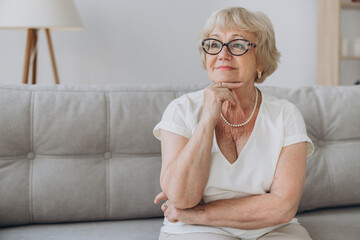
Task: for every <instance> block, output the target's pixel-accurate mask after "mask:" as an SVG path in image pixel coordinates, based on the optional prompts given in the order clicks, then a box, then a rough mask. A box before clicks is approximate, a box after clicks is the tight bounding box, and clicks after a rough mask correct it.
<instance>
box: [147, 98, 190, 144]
mask: <svg viewBox="0 0 360 240" xmlns="http://www.w3.org/2000/svg"><path fill="white" fill-rule="evenodd" d="M161 129H164V130H167V131H169V132H173V133H176V134H178V135H181V136H184V137H186V138H190V137H191V135H192V132H191V129H190V128H189V127H188V126H187V124H186V120H185V116H184V109H182V108H181V105H180V104H179V103H178V102H177V101H176V100H174V101H172V102H171V103H170V104H169V105H168V106H167V108H166V109H165V111H164V114H163V116H162V118H161V121H160V122H159V123H158V124H157V125H156V126H155V127H154V130H153V134H154V136H155V137H156V138H157V139H159V140H160V141H161V131H160V130H161Z"/></svg>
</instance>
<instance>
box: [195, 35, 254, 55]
mask: <svg viewBox="0 0 360 240" xmlns="http://www.w3.org/2000/svg"><path fill="white" fill-rule="evenodd" d="M207 40H215V41H217V42H220V43H221V49H220V51H219V52H217V53H209V52H207V51H206V50H205V48H204V44H205V41H207ZM237 40H241V41H245V42H247V45H246V46H247V47H248V48H247V49H246V51H245V52H243V53H241V54H234V53H232V52H231V50H230V48H229V44H230V43H232V42H234V41H237ZM201 46H202V48H203V50H204V52H205V53H207V54H209V55H217V54H219V53H221V51H222V50H223V48H224V46H226V47H227V49H228V51H229V53H231V54H232V55H234V56H241V55H244V54H245V53H247V52H248V51H249V50H250V49H251V47H254V48H256V44H255V43H251V42H249V40H246V39H242V38H237V39H233V40H231V41H230V42H228V43H223V42H222V41H220V40H219V39H215V38H206V39H204V40H202V41H201Z"/></svg>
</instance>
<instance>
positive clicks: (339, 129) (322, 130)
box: [264, 86, 360, 212]
mask: <svg viewBox="0 0 360 240" xmlns="http://www.w3.org/2000/svg"><path fill="white" fill-rule="evenodd" d="M264 91H265V92H268V93H269V94H273V95H276V96H277V97H279V98H286V99H288V100H289V101H291V102H292V103H294V104H295V105H296V106H297V107H298V108H299V110H300V112H301V113H302V114H303V117H304V120H305V123H306V127H307V131H308V135H309V137H310V138H311V140H312V141H313V142H314V144H315V152H314V154H313V155H312V156H311V157H310V158H309V159H308V161H307V177H306V182H305V187H304V192H303V195H302V199H301V202H300V206H299V212H301V211H305V210H311V209H317V208H323V207H333V206H351V205H354V204H360V187H359V186H360V177H359V173H360V157H359V156H360V120H359V119H360V101H359V99H360V86H341V87H306V88H300V89H294V90H289V89H282V88H274V87H266V88H264Z"/></svg>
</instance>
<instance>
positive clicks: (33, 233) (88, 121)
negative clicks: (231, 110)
mask: <svg viewBox="0 0 360 240" xmlns="http://www.w3.org/2000/svg"><path fill="white" fill-rule="evenodd" d="M203 87H204V86H197V85H196V86H195V85H193V86H151V85H141V86H140V85H137V86H125V85H105V86H75V85H73V86H62V85H60V86H42V85H38V86H28V85H6V84H0V226H1V227H0V239H1V240H8V239H16V240H20V239H36V240H42V239H47V240H48V239H66V240H69V239H90V240H91V239H102V240H108V239H134V240H135V239H141V240H143V239H149V240H152V239H153V240H155V239H157V237H158V234H159V229H160V227H161V225H162V221H163V219H162V212H161V210H160V206H158V205H154V204H153V199H154V197H155V195H156V194H157V193H158V192H160V186H159V174H160V166H161V155H160V142H159V141H158V140H156V139H155V137H153V134H152V129H153V127H154V126H155V124H156V123H157V122H158V121H159V120H160V118H161V116H162V113H163V111H164V109H165V108H166V106H167V105H168V103H169V102H170V101H171V100H173V99H174V98H176V97H178V96H180V95H182V94H183V93H186V92H191V91H195V90H197V89H200V88H203ZM260 89H261V90H262V91H264V92H266V93H269V94H272V95H275V96H278V97H279V98H286V99H289V100H290V101H291V102H293V103H294V104H296V105H297V106H298V108H299V109H300V111H301V112H302V114H303V116H304V119H305V122H306V124H307V128H308V134H309V136H310V138H311V139H312V140H313V142H314V144H315V147H316V151H315V153H314V154H313V155H312V156H311V157H310V158H309V159H308V165H307V180H306V184H305V189H304V193H303V196H302V199H301V204H300V207H299V212H298V215H297V217H298V219H299V221H300V222H301V223H302V224H303V225H305V227H306V228H307V229H308V231H309V232H310V234H311V236H312V237H313V239H315V240H332V239H334V240H335V239H336V240H338V239H345V240H355V239H360V206H359V204H360V87H355V86H354V87H352V86H351V87H336V88H329V87H323V88H321V87H308V88H301V89H295V90H290V89H282V88H275V87H261V86H260Z"/></svg>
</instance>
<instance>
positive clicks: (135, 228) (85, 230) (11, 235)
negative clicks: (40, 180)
mask: <svg viewBox="0 0 360 240" xmlns="http://www.w3.org/2000/svg"><path fill="white" fill-rule="evenodd" d="M162 223H163V218H152V219H141V220H124V221H104V222H87V223H70V224H69V223H68V224H35V225H27V226H19V227H8V228H0V239H2V240H11V239H16V240H49V239H51V240H99V239H101V240H145V239H146V240H158V239H159V233H160V228H161V226H162Z"/></svg>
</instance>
